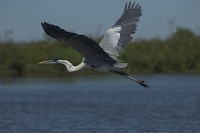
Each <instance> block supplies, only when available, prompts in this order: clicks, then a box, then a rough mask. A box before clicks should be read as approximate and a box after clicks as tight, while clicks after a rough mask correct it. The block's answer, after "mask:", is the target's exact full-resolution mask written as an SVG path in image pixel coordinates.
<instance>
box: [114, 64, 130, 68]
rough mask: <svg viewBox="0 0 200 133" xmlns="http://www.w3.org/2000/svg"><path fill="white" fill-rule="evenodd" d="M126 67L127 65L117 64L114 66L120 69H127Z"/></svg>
mask: <svg viewBox="0 0 200 133" xmlns="http://www.w3.org/2000/svg"><path fill="white" fill-rule="evenodd" d="M127 65H128V63H117V64H115V65H114V67H115V68H120V69H122V68H125V67H127Z"/></svg>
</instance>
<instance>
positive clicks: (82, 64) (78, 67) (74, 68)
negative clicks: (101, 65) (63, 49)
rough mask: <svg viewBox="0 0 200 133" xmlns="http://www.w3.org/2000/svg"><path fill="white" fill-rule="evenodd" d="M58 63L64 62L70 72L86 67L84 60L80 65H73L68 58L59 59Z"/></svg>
mask: <svg viewBox="0 0 200 133" xmlns="http://www.w3.org/2000/svg"><path fill="white" fill-rule="evenodd" d="M57 63H60V64H63V65H65V66H66V68H67V70H68V71H69V72H74V71H79V70H81V69H84V68H85V63H84V62H81V63H80V64H79V65H77V66H73V65H72V63H70V62H69V61H67V60H57Z"/></svg>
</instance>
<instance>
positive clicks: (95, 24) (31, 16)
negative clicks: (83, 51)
mask: <svg viewBox="0 0 200 133" xmlns="http://www.w3.org/2000/svg"><path fill="white" fill-rule="evenodd" d="M127 1H128V0H127ZM127 1H126V0H1V1H0V40H1V41H4V40H5V39H6V38H5V32H6V31H9V30H12V31H13V33H12V34H10V35H9V36H8V37H7V39H10V38H12V39H14V40H15V41H30V40H39V39H42V38H43V37H44V31H43V30H42V27H41V25H40V23H41V22H43V21H46V22H49V23H52V24H55V25H58V26H60V27H62V28H63V29H66V30H70V31H73V32H77V33H79V34H85V35H96V34H97V33H98V34H103V33H104V32H105V31H106V30H107V29H108V28H110V27H111V26H112V25H113V24H114V23H115V22H116V20H117V19H118V18H119V17H120V16H121V14H122V12H123V9H124V5H125V3H126V2H127ZM132 1H133V0H132ZM134 1H135V2H136V3H140V5H141V6H142V14H143V15H142V17H141V19H140V21H139V23H138V28H137V31H136V34H135V35H134V36H133V37H134V38H152V37H161V38H166V37H167V36H169V34H170V33H171V32H173V30H174V29H175V28H176V27H184V28H188V29H191V30H192V31H194V32H195V33H197V34H200V17H199V12H200V0H190V1H189V0H165V1H164V0H134ZM134 1H133V2H134ZM169 21H171V22H172V25H171V26H169ZM169 27H171V28H169Z"/></svg>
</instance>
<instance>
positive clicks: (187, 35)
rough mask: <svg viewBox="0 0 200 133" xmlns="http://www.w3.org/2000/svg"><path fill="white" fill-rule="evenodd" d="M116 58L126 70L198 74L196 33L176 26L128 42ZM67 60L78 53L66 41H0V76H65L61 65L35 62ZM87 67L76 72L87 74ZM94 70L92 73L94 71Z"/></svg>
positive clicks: (77, 60) (76, 61)
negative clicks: (165, 32) (167, 32)
mask: <svg viewBox="0 0 200 133" xmlns="http://www.w3.org/2000/svg"><path fill="white" fill-rule="evenodd" d="M132 43H133V44H131V45H129V46H128V48H127V50H126V51H125V52H124V53H123V54H122V55H121V56H120V57H119V59H120V60H121V61H123V62H128V63H129V66H128V67H127V68H126V71H127V72H129V73H200V36H196V35H195V34H194V33H192V32H191V31H189V30H187V29H178V30H177V32H176V33H174V34H173V35H172V36H171V37H169V38H168V39H166V40H164V41H163V40H160V39H150V40H140V41H135V42H132ZM55 58H60V59H67V60H69V61H70V62H72V63H73V64H74V65H76V64H79V63H80V62H81V60H82V56H81V55H80V54H79V53H77V52H76V51H75V50H73V49H72V48H70V47H68V46H67V45H66V44H64V43H62V42H58V41H52V40H45V41H39V42H27V43H20V44H19V43H15V42H4V43H2V42H1V43H0V77H4V76H13V75H16V76H29V77H38V76H55V75H59V76H61V75H63V76H64V75H66V74H69V73H67V72H65V71H66V70H65V67H64V66H62V65H38V64H37V62H39V61H42V60H48V59H55ZM90 73H94V71H91V70H87V71H82V72H77V73H76V74H78V75H79V74H90ZM95 73H96V72H95Z"/></svg>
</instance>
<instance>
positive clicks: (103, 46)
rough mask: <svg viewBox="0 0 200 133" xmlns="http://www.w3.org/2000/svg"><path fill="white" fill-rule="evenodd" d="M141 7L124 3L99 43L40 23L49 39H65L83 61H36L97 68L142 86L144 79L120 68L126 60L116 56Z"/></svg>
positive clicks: (129, 35)
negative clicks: (141, 79) (118, 16)
mask: <svg viewBox="0 0 200 133" xmlns="http://www.w3.org/2000/svg"><path fill="white" fill-rule="evenodd" d="M141 12H142V10H141V6H139V4H137V5H136V6H135V3H133V4H132V3H131V2H129V4H127V3H126V5H125V9H124V12H123V14H122V16H121V17H120V18H119V19H118V20H117V22H116V23H115V24H114V25H113V26H112V27H111V28H110V29H108V30H107V31H106V33H105V35H104V37H103V39H102V40H101V42H100V43H99V45H98V44H97V43H96V42H95V41H94V40H92V39H90V38H88V37H86V36H85V35H79V34H76V33H73V32H68V31H65V30H63V29H61V28H60V27H58V26H55V25H52V24H49V23H46V22H44V23H42V27H43V29H44V31H45V32H46V33H47V34H48V35H49V36H51V37H52V38H55V39H58V40H60V41H65V42H66V43H67V44H68V45H69V46H71V47H72V48H74V49H76V50H77V51H78V52H80V53H81V54H82V55H83V61H82V62H81V63H80V64H79V65H78V66H73V65H72V64H71V63H70V62H69V61H67V60H48V61H42V62H39V63H40V64H56V63H60V64H63V65H65V66H66V68H67V70H68V71H69V72H74V71H78V70H81V69H86V68H93V69H95V70H97V71H103V72H113V73H116V74H119V75H122V76H124V77H127V78H129V79H131V80H134V81H136V82H137V83H139V84H140V85H142V86H144V87H148V85H147V84H146V83H145V82H144V81H140V80H137V79H135V78H133V77H131V76H130V75H128V74H126V73H124V72H122V71H121V69H122V68H125V67H126V66H127V64H128V63H120V62H119V61H118V60H117V57H118V56H119V54H120V53H122V52H123V51H124V50H125V48H126V46H127V45H128V44H129V42H130V41H131V40H132V36H131V35H132V34H134V33H135V31H136V27H137V22H138V21H139V17H140V16H141V15H142V13H141Z"/></svg>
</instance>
